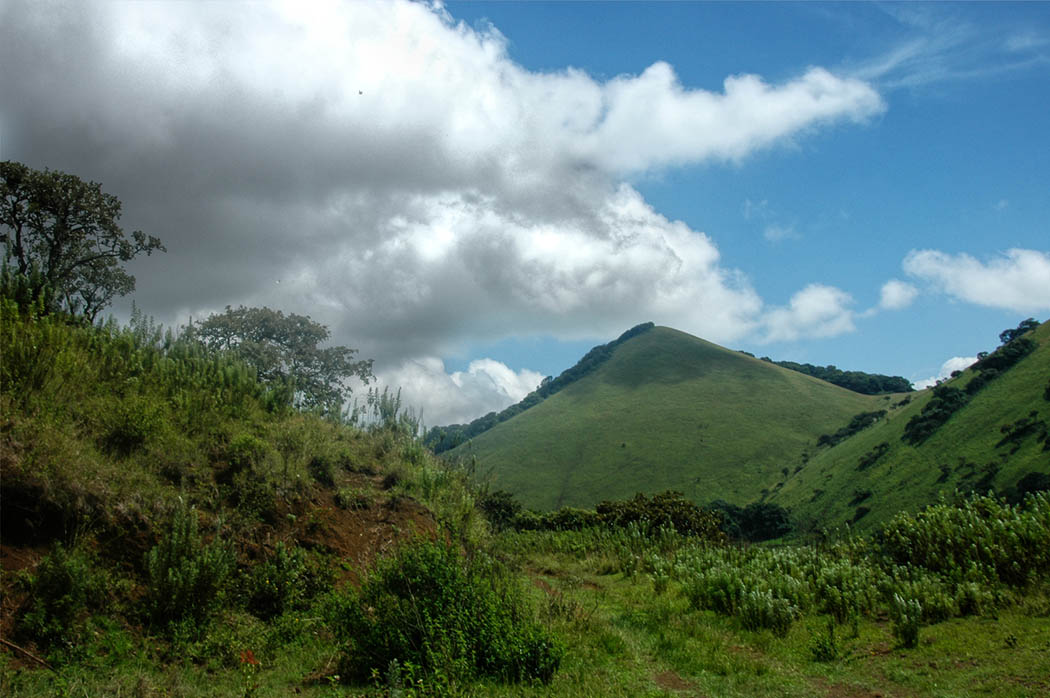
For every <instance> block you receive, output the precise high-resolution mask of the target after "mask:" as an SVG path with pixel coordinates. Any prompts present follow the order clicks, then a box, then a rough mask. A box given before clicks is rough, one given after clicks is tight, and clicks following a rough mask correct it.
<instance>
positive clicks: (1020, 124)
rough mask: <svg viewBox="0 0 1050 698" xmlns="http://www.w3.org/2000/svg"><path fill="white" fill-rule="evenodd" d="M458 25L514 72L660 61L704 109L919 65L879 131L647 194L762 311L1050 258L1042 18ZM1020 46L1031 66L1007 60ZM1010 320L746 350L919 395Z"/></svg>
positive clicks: (984, 317)
mask: <svg viewBox="0 0 1050 698" xmlns="http://www.w3.org/2000/svg"><path fill="white" fill-rule="evenodd" d="M449 9H450V11H451V12H452V14H453V15H454V16H456V17H457V18H460V19H463V20H464V21H466V22H468V23H472V24H474V25H476V26H481V25H483V24H484V23H486V22H491V23H492V24H494V25H495V26H496V27H497V28H499V29H500V31H501V32H502V33H504V34H505V35H506V36H507V37H508V40H509V53H510V55H511V56H512V57H513V58H514V59H515V60H517V61H519V62H521V63H522V64H523V65H525V66H526V67H528V68H530V69H534V70H557V69H559V68H562V67H564V66H576V67H580V68H582V69H584V70H586V71H587V72H588V73H590V74H592V75H595V76H599V77H613V76H615V75H618V74H621V73H638V72H640V71H642V70H644V69H645V68H646V67H647V66H648V65H650V64H651V63H652V62H654V61H657V60H663V61H667V62H668V63H670V64H671V65H673V66H674V68H675V71H676V73H677V74H678V76H679V78H680V79H681V81H682V83H683V84H684V85H686V86H688V87H699V88H703V89H707V90H719V89H720V87H721V84H722V81H723V80H724V79H725V78H726V76H728V75H734V74H738V73H742V72H749V73H757V74H759V75H762V76H763V77H764V78H766V79H767V80H770V81H778V80H786V79H790V78H791V77H792V76H794V75H796V74H798V73H799V72H800V71H802V70H804V69H805V68H806V67H808V66H812V65H820V66H824V67H827V68H829V69H832V70H836V71H842V72H844V73H847V74H851V73H854V74H865V73H867V72H870V73H873V74H875V73H877V70H876V67H875V66H876V65H877V64H878V63H879V62H880V61H881V60H884V59H885V58H886V57H887V56H890V55H892V54H893V53H894V52H895V51H898V50H902V49H903V47H911V46H914V47H915V49H914V50H915V51H916V54H915V58H914V59H913V61H912V62H911V63H910V65H907V66H901V67H900V68H898V69H897V70H889V71H887V74H886V75H882V76H877V77H875V78H874V79H873V80H872V84H873V85H875V86H876V87H877V88H878V89H879V92H880V94H881V95H882V96H883V98H884V99H885V101H886V105H887V108H886V111H885V113H884V114H882V115H881V116H879V117H877V118H875V119H873V120H872V121H871V123H869V124H866V125H863V126H860V127H852V126H845V127H839V128H833V129H830V130H828V131H822V132H819V133H814V134H811V135H807V136H802V137H801V138H799V139H797V140H795V141H794V142H791V143H787V144H784V145H782V146H781V147H774V148H772V149H770V150H768V151H765V152H762V153H756V154H754V155H751V156H749V157H748V158H747V159H746V160H745V161H743V162H739V163H714V164H708V165H701V166H696V167H688V168H679V169H674V170H670V171H663V172H656V173H650V174H648V176H643V177H636V178H634V179H633V182H634V184H635V185H636V186H637V187H638V189H639V191H641V192H642V193H643V194H644V195H645V197H646V200H647V201H649V202H650V203H651V204H652V205H653V206H654V207H655V208H656V209H657V210H659V211H660V212H661V213H663V214H664V215H666V216H668V217H671V218H675V219H681V220H684V221H686V222H687V223H689V225H690V226H691V227H693V228H695V229H697V230H702V231H706V232H708V233H709V234H711V235H713V236H715V240H716V242H717V243H718V246H719V249H720V251H721V253H722V257H723V259H724V260H725V262H726V263H727V264H729V265H732V266H734V267H737V268H740V269H742V270H744V271H745V272H746V273H748V275H749V276H750V277H751V279H752V283H753V284H754V286H755V288H756V290H758V291H759V293H760V294H761V295H762V296H763V297H764V298H782V299H783V298H787V297H789V296H790V295H791V294H792V293H793V292H794V291H795V290H797V289H798V288H801V287H803V286H804V285H806V284H807V283H811V282H820V283H827V284H830V285H834V286H837V287H839V288H843V289H846V290H848V291H849V292H850V293H851V295H853V297H854V298H855V299H856V303H857V306H858V307H859V308H868V307H871V306H875V305H877V304H878V301H879V295H878V294H879V289H880V287H881V285H882V283H883V282H884V281H885V280H886V279H887V278H889V277H897V278H901V279H907V275H905V274H904V273H903V272H902V270H901V262H902V260H903V258H904V257H905V255H906V254H907V253H908V252H909V251H911V250H913V249H917V248H935V249H940V250H944V251H948V252H954V253H966V254H969V255H971V256H975V257H977V258H978V259H982V260H987V259H990V258H994V257H996V256H997V255H999V254H1000V253H1002V252H1003V251H1004V250H1006V249H1009V248H1014V247H1022V248H1029V249H1034V250H1042V251H1044V252H1045V251H1047V250H1048V249H1050V226H1048V223H1047V221H1050V193H1048V192H1050V156H1048V154H1050V135H1048V132H1047V131H1048V127H1050V117H1048V116H1047V115H1048V114H1050V6H1048V5H1046V4H1044V3H1014V4H1010V3H967V4H936V5H933V4H926V5H917V6H915V5H907V6H902V5H897V4H884V5H876V4H863V3H849V4H841V3H840V4H834V3H759V4H754V3H743V4H738V3H633V2H630V3H609V4H605V3H600V4H599V7H595V6H594V3H488V2H469V3H452V4H451V5H450V6H449ZM569 37H572V38H571V39H569ZM1011 41H1014V42H1015V43H1017V44H1018V45H1019V47H1018V48H1021V47H1024V49H1027V50H1011V49H1010V48H1008V44H1009V43H1010V42H1011ZM1044 302H1045V301H1044ZM1046 310H1047V309H1046V307H1045V306H1044V307H1043V311H1042V312H1043V315H1042V316H1039V319H1040V320H1045V319H1047V314H1046ZM1032 312H1036V311H1034V310H1033V311H1032ZM1020 314H1021V315H1023V314H1024V311H1022V312H1021V313H1020ZM1036 314H1037V315H1038V312H1036ZM1015 317H1016V318H1017V319H1018V320H1020V319H1022V318H1021V317H1020V315H1018V313H1017V312H1015V311H1014V310H1012V309H1009V308H1007V309H983V308H981V307H980V306H975V305H974V304H971V303H960V302H958V301H957V300H955V299H952V298H950V297H945V296H944V295H943V294H932V295H928V294H927V295H922V296H920V297H919V298H917V299H916V301H915V303H914V305H913V306H912V307H911V308H910V309H909V310H908V311H906V312H898V313H892V314H885V315H881V316H873V317H870V318H866V319H864V320H863V321H861V322H858V326H859V327H858V330H857V331H856V332H851V333H846V334H843V335H841V336H839V337H834V338H823V339H820V340H819V341H799V342H788V343H775V344H764V343H759V342H749V341H738V342H736V343H734V344H732V346H733V347H734V348H742V349H745V350H748V351H752V352H754V353H758V354H760V355H772V356H774V358H778V359H789V360H795V361H808V362H812V363H818V364H821V365H825V364H828V363H833V364H836V365H838V366H840V367H843V368H847V367H848V368H856V369H860V370H868V371H875V372H885V373H891V374H894V375H904V376H906V377H908V378H909V379H912V380H920V379H922V378H926V377H928V376H930V375H934V374H936V373H937V371H938V369H939V368H940V365H941V363H942V362H943V361H944V360H945V359H946V358H948V357H950V356H956V355H960V354H964V355H965V354H967V352H968V353H969V355H972V354H974V353H976V351H978V350H982V349H988V348H991V347H992V346H993V345H994V343H995V341H996V340H995V336H996V335H997V334H998V332H999V330H1000V329H1001V327H1000V326H1003V327H1005V326H1006V325H1010V324H1011V323H1012V322H1014V318H1015ZM586 345H587V342H579V343H572V342H566V343H563V346H561V347H558V346H557V343H556V342H549V343H547V344H546V345H545V346H544V347H543V353H545V354H547V355H548V356H550V357H551V363H549V364H547V366H548V367H549V368H545V369H544V370H548V371H557V370H559V368H558V367H559V366H561V367H562V368H564V364H565V362H568V361H571V360H572V357H574V356H576V357H578V356H579V354H580V353H581V350H585V349H586V348H588V347H587V346H586ZM515 349H516V348H515V346H513V343H510V342H502V343H500V344H496V345H490V346H487V347H479V348H477V349H476V350H475V351H481V352H482V353H484V352H486V350H488V351H489V353H490V354H491V355H493V356H494V357H495V358H503V359H504V360H506V361H507V363H508V364H510V365H511V366H515V367H525V366H527V365H528V363H529V359H530V358H531V356H530V354H529V353H528V352H526V353H521V352H518V351H516V350H515ZM537 353H539V352H537ZM467 361H468V360H467V359H462V360H460V361H458V362H452V365H453V366H456V367H460V366H465V364H466V362H467ZM534 367H535V368H540V366H539V365H538V364H536V365H534Z"/></svg>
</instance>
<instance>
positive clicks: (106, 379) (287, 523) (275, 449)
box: [0, 298, 1050, 698]
mask: <svg viewBox="0 0 1050 698" xmlns="http://www.w3.org/2000/svg"><path fill="white" fill-rule="evenodd" d="M661 332H662V333H663V334H664V335H665V337H666V338H667V340H668V341H664V342H662V343H661V344H659V345H658V346H656V347H653V346H650V345H646V344H644V343H643V344H639V345H637V346H635V347H634V349H633V350H632V352H629V353H628V354H627V359H628V360H629V361H626V362H625V363H624V364H623V365H621V366H620V368H619V370H618V371H617V370H615V369H616V365H615V362H613V363H611V364H610V366H609V367H608V368H612V369H614V370H612V371H611V372H610V373H608V374H607V375H605V377H604V379H603V382H602V383H600V384H597V385H593V386H591V387H590V388H588V389H589V390H593V391H598V392H600V391H602V390H619V391H620V399H621V400H626V399H628V398H627V397H624V396H625V395H626V396H628V397H629V396H631V395H635V403H634V404H639V402H640V398H639V397H638V396H637V392H639V391H640V392H643V393H644V392H645V391H644V390H641V388H640V386H638V385H635V384H634V381H635V380H636V379H637V376H636V375H632V374H631V373H630V372H629V371H627V368H629V367H630V366H631V362H632V361H633V362H636V363H637V362H638V361H640V360H642V359H644V360H645V362H646V366H648V367H649V369H650V370H649V374H648V375H647V376H646V379H647V380H649V381H652V380H654V377H659V378H660V379H661V380H662V383H661V384H660V387H661V388H664V389H668V390H665V394H670V395H674V390H673V389H674V388H675V386H678V385H680V384H683V383H690V382H697V381H702V380H703V379H705V378H707V379H709V380H712V381H716V382H717V383H719V385H720V386H721V389H722V390H723V392H726V391H730V390H732V389H736V390H738V391H740V392H746V389H747V387H748V386H750V387H752V388H753V387H754V386H755V385H759V386H761V387H762V388H763V389H764V390H765V392H766V393H767V395H769V396H772V397H768V399H770V400H772V399H773V398H774V397H776V396H778V395H780V394H781V393H785V394H791V395H794V396H795V403H794V404H796V405H801V406H802V408H805V409H808V408H809V406H810V402H809V401H810V400H811V399H812V397H813V395H816V396H817V397H820V396H823V397H824V399H825V400H831V399H832V398H833V397H836V396H837V397H841V396H842V395H843V394H845V395H846V397H847V398H851V397H854V396H852V395H851V394H848V393H845V391H842V393H840V392H839V391H837V390H834V389H833V391H832V393H826V392H824V391H825V390H826V388H825V387H824V386H821V385H820V384H819V383H817V382H814V381H812V380H811V379H808V378H807V377H805V376H803V375H801V374H791V373H790V372H784V374H783V375H781V374H780V373H779V372H778V371H779V369H776V368H775V367H773V368H769V367H768V365H763V364H762V363H761V362H754V361H753V360H750V359H747V358H746V357H742V356H740V355H737V354H735V353H733V352H727V351H725V350H723V349H720V348H718V347H714V346H713V345H709V344H707V343H702V342H699V341H698V340H695V339H693V338H690V337H687V336H685V335H681V334H680V333H675V332H672V331H670V330H661ZM0 351H2V353H3V356H2V358H3V361H2V363H0V469H2V473H0V475H2V488H0V500H2V501H0V514H2V516H3V521H2V526H0V567H2V571H0V611H2V613H0V695H3V696H12V697H16V696H27V697H34V698H35V697H36V696H54V695H66V696H86V697H93V696H143V697H159V696H186V697H187V698H189V697H197V696H200V697H202V698H203V697H205V696H209V697H216V696H245V697H248V696H255V697H259V698H261V697H263V696H272V697H273V698H276V697H277V696H288V695H293V694H294V695H304V696H316V697H318V698H320V697H327V696H332V697H333V698H335V697H345V696H348V695H355V696H375V697H376V698H380V697H389V696H483V695H492V696H501V695H514V696H567V697H568V696H595V695H602V696H639V695H646V696H673V695H683V694H690V695H691V694H696V695H718V696H799V697H800V698H801V697H803V696H812V695H832V696H843V695H849V696H868V695H909V696H930V697H931V698H932V697H933V696H940V695H948V694H950V695H953V696H977V695H987V694H989V693H995V694H996V695H1008V696H1018V697H1019V698H1020V697H1021V696H1029V695H1041V694H1042V693H1045V691H1046V689H1047V688H1050V684H1048V683H1047V678H1046V672H1045V671H1044V670H1043V667H1044V666H1045V661H1044V660H1045V655H1046V652H1047V649H1048V648H1050V644H1048V643H1050V624H1048V623H1047V620H1046V619H1047V617H1048V614H1050V603H1048V596H1047V592H1048V589H1047V582H1046V580H1047V579H1048V578H1050V577H1048V573H1050V553H1048V551H1050V499H1047V497H1046V496H1045V495H1043V496H1036V497H1031V498H1029V499H1028V500H1027V501H1026V502H1025V504H1024V506H1018V507H1011V506H1008V505H1004V504H1001V503H998V502H995V501H993V500H989V499H976V500H969V501H967V502H964V503H963V504H961V505H959V506H938V507H933V508H931V509H929V510H927V511H926V512H924V513H923V514H920V515H917V516H899V517H897V518H896V519H895V520H893V521H891V522H890V523H889V524H887V525H886V526H885V527H884V528H883V529H882V530H881V535H876V536H872V537H869V538H860V537H854V538H851V539H849V540H848V541H840V542H839V543H836V544H832V545H821V546H818V547H814V546H805V545H787V546H779V547H773V548H771V547H765V546H749V547H747V548H741V547H737V546H733V545H727V544H725V541H724V538H723V537H722V536H721V534H720V533H719V532H718V530H717V528H716V527H715V525H714V524H713V522H712V520H711V518H710V515H709V514H703V515H700V516H698V517H693V518H692V519H690V520H692V521H694V522H695V523H698V524H701V525H699V526H698V527H696V528H693V529H687V527H686V526H681V525H680V526H679V527H678V529H677V531H673V530H670V529H668V528H666V527H659V526H657V525H655V523H653V522H655V521H656V518H655V517H654V516H650V515H646V516H644V517H633V516H630V514H631V513H632V512H635V513H637V512H636V511H635V508H636V507H637V505H638V500H633V501H632V502H630V503H627V504H628V506H626V507H620V509H619V511H620V513H621V514H623V516H619V515H617V516H614V517H612V518H609V517H605V518H595V519H594V520H592V521H591V522H590V523H589V524H588V525H587V526H586V527H584V529H583V530H571V531H525V532H513V531H504V532H503V533H501V534H499V535H493V534H492V533H491V532H490V530H489V527H488V525H487V523H486V521H485V519H484V518H483V516H485V515H488V514H489V513H490V512H489V511H488V510H487V509H486V510H485V512H486V513H485V514H482V511H481V510H480V509H479V508H477V507H475V505H474V502H475V499H477V498H478V497H479V495H481V494H482V493H480V492H479V491H478V490H476V489H475V488H474V487H473V486H472V483H471V481H470V480H468V479H467V477H466V476H465V474H464V473H461V472H457V471H455V470H450V469H448V468H447V467H445V466H444V465H443V464H442V463H441V462H439V461H438V460H436V459H435V458H434V457H433V456H432V455H431V454H429V453H428V452H427V451H425V450H424V449H423V448H422V446H421V444H420V443H419V441H418V439H416V438H413V436H412V434H413V430H412V428H411V425H406V424H405V423H404V420H398V419H397V418H396V414H391V413H390V411H389V410H388V411H387V412H386V416H387V417H388V419H385V420H383V419H380V420H379V421H378V422H377V423H376V424H374V425H373V426H371V427H369V428H367V429H364V428H359V427H357V426H354V425H352V424H345V423H340V422H338V421H336V420H333V419H331V418H329V419H323V418H321V417H319V416H318V415H317V414H311V413H305V412H301V411H297V410H295V409H293V408H292V407H291V406H290V405H289V401H288V394H287V392H286V391H285V392H281V391H279V390H277V391H276V392H275V387H276V386H273V385H268V384H266V383H265V382H260V381H259V380H258V379H257V378H256V376H255V375H254V372H253V371H251V370H250V368H249V367H247V366H245V365H244V364H241V363H238V362H237V361H236V360H232V359H231V358H230V357H229V356H226V355H223V354H215V353H213V352H208V351H206V350H203V349H202V348H200V347H194V346H193V345H192V344H186V343H182V342H179V341H177V340H173V339H172V338H170V337H168V338H164V339H161V337H160V335H159V333H157V332H155V331H154V330H153V329H152V328H150V327H149V326H148V325H143V324H141V323H139V324H137V325H135V326H133V327H130V328H119V327H116V326H113V325H110V326H106V327H101V328H99V327H90V326H86V325H85V324H83V323H81V322H78V321H76V320H74V319H72V318H69V317H66V316H60V315H38V314H35V313H32V312H29V313H25V312H19V311H18V310H16V309H15V308H13V307H12V304H10V303H8V302H7V299H4V298H0ZM621 358H623V357H621ZM741 361H742V362H743V363H742V364H741V363H740V362H741ZM756 364H757V365H758V368H756ZM1022 368H1024V365H1023V364H1019V365H1018V366H1017V367H1016V369H1017V370H1021V369H1022ZM770 370H772V371H773V373H772V374H770V373H768V372H769V371H770ZM747 371H755V372H756V373H755V374H754V376H752V378H751V380H750V381H743V380H742V379H741V378H740V375H741V373H742V372H744V373H746V372H747ZM723 374H726V375H725V376H723ZM720 376H722V378H720ZM734 377H735V378H734ZM1045 378H1046V376H1045V374H1044V376H1043V378H1042V379H1041V380H1045ZM793 380H794V381H801V383H798V384H794V383H792V381H793ZM1000 380H1001V379H1000ZM734 381H735V382H736V383H741V385H735V384H734ZM781 382H784V385H781ZM578 387H579V386H578ZM583 387H586V386H583ZM989 390H990V387H989ZM631 391H636V392H635V393H632V392H631ZM566 392H569V391H566ZM558 397H561V396H558ZM856 397H858V398H860V399H862V400H863V397H862V396H856ZM693 399H694V400H695V399H696V398H695V397H694V398H693ZM709 399H712V400H713V398H709ZM778 399H779V400H780V401H781V402H783V401H784V398H783V397H782V396H781V397H779V398H778ZM641 404H642V406H643V407H645V408H646V409H649V410H651V409H652V406H651V405H647V404H646V403H644V401H641ZM750 404H752V405H757V401H755V402H753V403H750ZM862 406H864V405H862ZM974 406H975V407H976V402H975V404H974ZM388 407H389V406H388ZM846 407H848V408H849V409H845V408H846ZM753 409H757V407H753ZM854 409H856V405H854V404H851V403H847V404H846V405H845V406H840V412H841V414H839V415H838V418H837V420H836V423H837V424H841V423H844V422H846V421H848V420H849V417H848V415H849V414H850V412H851V411H852V410H854ZM842 415H847V416H845V417H843V416H842ZM380 416H382V415H380ZM766 423H768V422H766ZM406 426H407V428H406ZM754 428H758V427H754ZM829 431H830V430H829ZM854 438H856V437H854ZM810 441H812V439H810ZM849 441H850V439H847V440H846V441H844V442H843V443H844V444H845V443H848V442H849ZM624 448H626V447H624ZM1022 450H1023V449H1022ZM755 452H759V451H755ZM1021 452H1022V451H1018V453H1021ZM803 472H805V470H803ZM632 493H633V492H632ZM652 503H653V504H654V505H655V504H656V498H654V500H653V502H652ZM666 503H667V502H663V504H666ZM663 504H661V506H663ZM654 511H655V510H654ZM676 512H677V514H682V513H683V512H682V508H681V507H677V508H673V509H666V510H664V513H667V514H675V513H676ZM683 520H684V519H683ZM705 521H706V522H707V524H710V525H707V524H705V523H704V522H705ZM647 522H649V523H647ZM530 578H531V579H530ZM530 582H531V583H530ZM960 638H965V642H963V641H962V640H960Z"/></svg>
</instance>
